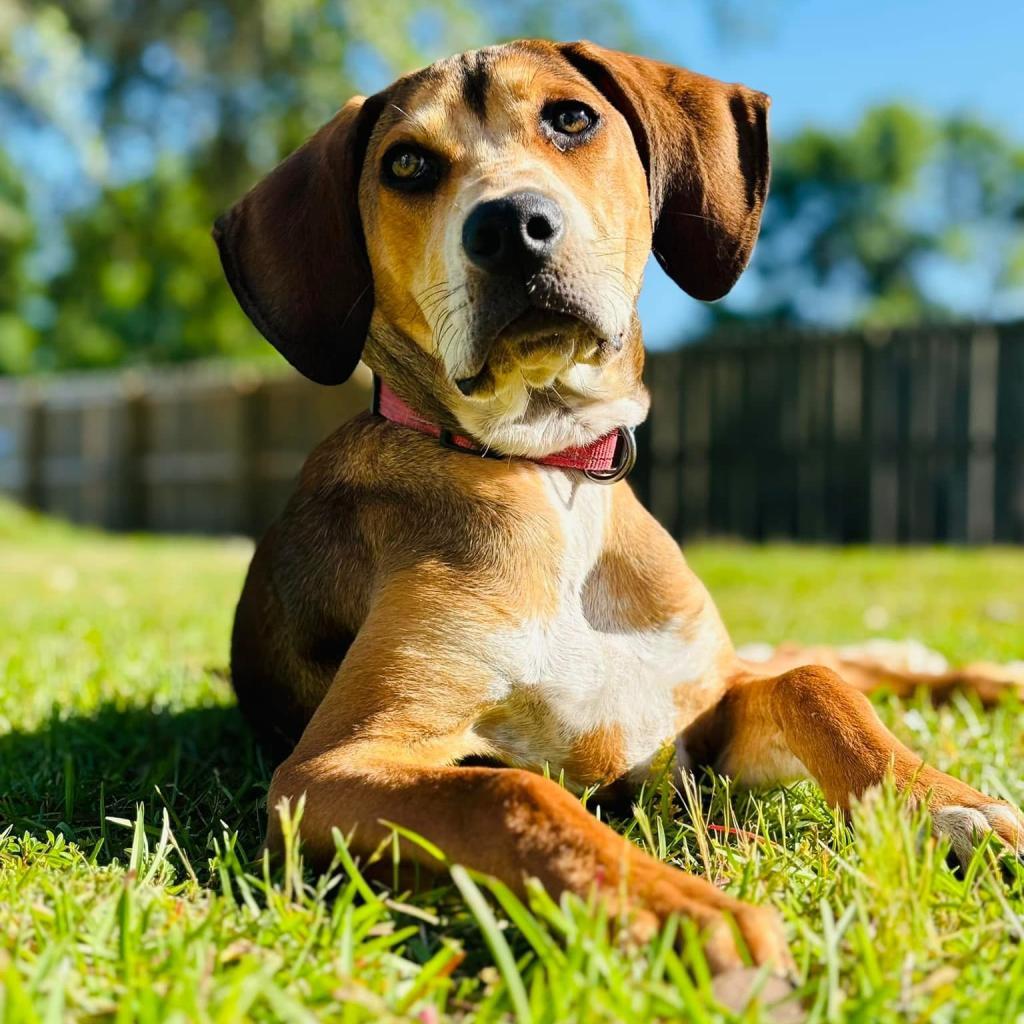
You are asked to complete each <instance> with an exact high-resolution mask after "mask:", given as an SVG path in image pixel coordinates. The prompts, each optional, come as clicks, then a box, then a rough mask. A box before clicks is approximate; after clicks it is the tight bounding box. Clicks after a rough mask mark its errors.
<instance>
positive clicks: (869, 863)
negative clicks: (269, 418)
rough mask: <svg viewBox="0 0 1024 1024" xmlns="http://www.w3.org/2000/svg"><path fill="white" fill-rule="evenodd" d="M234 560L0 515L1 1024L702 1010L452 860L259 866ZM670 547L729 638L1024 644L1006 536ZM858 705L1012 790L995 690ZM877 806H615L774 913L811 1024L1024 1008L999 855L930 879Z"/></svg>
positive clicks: (673, 946) (237, 551)
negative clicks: (439, 870) (949, 542)
mask: <svg viewBox="0 0 1024 1024" xmlns="http://www.w3.org/2000/svg"><path fill="white" fill-rule="evenodd" d="M249 551H250V546H249V545H248V543H246V542H242V541H208V540H197V539H196V540H192V539H154V538H151V537H138V538H136V537H128V538H115V537H108V536H103V535H100V534H96V533H90V532H85V531H77V530H72V529H71V528H68V527H64V526H61V525H59V524H53V523H48V522H40V521H35V520H33V519H31V518H30V517H28V516H26V515H24V514H22V513H19V512H16V511H15V510H13V509H11V508H9V507H0V572H2V584H3V585H2V588H0V623H2V627H0V693H2V703H0V826H2V827H7V826H9V828H8V830H7V832H6V833H5V838H4V839H3V840H0V1020H2V1021H5V1022H6V1021H30V1020H41V1021H47V1022H50V1021H54V1022H55V1021H60V1020H88V1021H101V1020H116V1021H129V1020H132V1021H134V1020H139V1021H157V1020H160V1021H164V1020H178V1021H224V1022H235V1021H243V1020H249V1019H252V1020H289V1021H291V1020H296V1021H314V1020H338V1021H346V1022H357V1021H405V1020H410V1021H418V1022H421V1024H431V1022H439V1021H445V1020H473V1021H495V1020H520V1021H526V1020H532V1021H534V1022H537V1024H540V1022H563V1021H577V1020H579V1021H624V1022H641V1021H644V1022H646V1021H650V1020H657V1019H665V1020H687V1021H694V1022H699V1021H705V1020H721V1019H727V1018H726V1016H725V1014H724V1013H723V1012H722V1011H720V1010H719V1009H716V1008H715V1004H714V1002H713V999H712V997H711V995H710V992H709V986H708V981H707V977H706V974H705V973H704V970H703V965H702V963H701V958H700V956H699V954H697V953H695V952H694V945H693V944H692V943H690V944H689V945H687V944H686V943H685V941H684V942H679V941H678V935H677V936H675V937H673V935H672V934H671V933H667V934H665V935H662V936H661V937H660V938H659V939H657V940H656V941H655V942H654V943H653V944H652V945H651V946H650V947H646V948H640V949H636V948H628V947H626V946H624V945H623V944H621V943H618V942H616V941H615V940H613V939H611V938H609V934H608V929H607V928H606V927H605V926H604V924H603V922H602V921H601V919H600V915H599V914H597V913H596V912H595V911H594V910H593V908H588V907H586V906H583V905H580V904H578V903H574V902H571V901H567V902H565V903H563V904H562V905H556V904H553V903H552V902H551V901H550V900H548V899H546V897H545V896H544V895H543V894H542V893H534V895H533V899H532V901H531V909H529V910H527V909H525V908H523V907H522V906H521V905H520V904H518V903H517V902H516V901H515V900H513V899H512V898H511V897H510V896H509V895H508V894H507V893H506V892H504V891H503V890H502V889H501V888H500V887H497V886H493V885H491V884H490V883H489V882H488V881H487V880H486V879H482V878H478V877H473V876H470V875H469V874H467V873H466V872H464V871H462V870H461V869H458V868H456V869H454V870H453V873H452V874H453V880H454V883H455V884H449V885H445V886H443V887H441V888H438V889H435V890H432V891H429V892H420V893H417V894H414V895H409V894H406V893H393V892H390V891H384V890H380V889H378V888H375V887H373V886H371V885H370V884H369V883H367V882H366V881H365V880H364V879H363V878H362V876H361V875H360V874H359V873H358V870H357V869H356V868H355V866H354V865H352V864H351V862H348V863H346V854H345V851H344V849H342V850H340V851H339V857H338V865H337V867H336V869H335V870H333V871H332V872H331V873H329V874H328V875H326V876H323V877H319V878H316V877H312V876H311V875H308V874H304V873H303V872H302V870H301V862H300V860H299V855H298V854H297V853H296V851H294V850H293V851H292V853H291V855H290V857H289V858H288V861H287V863H286V865H285V867H284V868H283V870H279V871H276V872H268V871H267V870H266V869H265V868H264V866H263V864H262V862H261V861H260V860H259V859H258V857H257V854H258V847H259V842H260V838H261V835H262V831H263V827H264V823H265V814H266V811H265V808H264V806H263V801H264V798H265V794H266V791H267V782H268V777H269V770H270V766H269V765H268V764H267V763H266V762H265V760H264V759H263V758H262V757H261V754H260V752H259V751H258V750H257V749H256V747H255V746H254V745H253V743H252V741H251V740H250V738H249V736H248V735H247V733H246V730H245V728H244V726H243V724H242V722H241V721H240V719H239V716H238V714H237V712H236V711H235V709H234V707H233V702H232V697H231V690H230V686H229V684H228V683H227V681H226V678H225V669H226V661H227V650H228V633H229V628H230V622H231V615H232V610H233V605H234V601H235V597H236V595H237V593H238V590H239V586H240V583H241V578H242V574H243V572H244V569H245V565H246V561H247V558H248V555H249ZM689 555H690V560H691V562H692V564H693V565H694V566H695V568H696V570H697V571H698V572H699V573H700V574H701V575H702V577H703V578H704V580H705V581H706V582H707V583H708V585H709V587H710V589H711V591H712V593H713V594H714V596H715V598H716V599H717V601H718V603H719V605H720V607H721V608H722V610H723V614H724V616H725V618H726V621H727V622H728V624H729V625H730V628H731V629H732V631H733V635H734V636H735V637H736V638H737V640H738V641H740V642H747V641H778V640H782V639H797V640H807V641H850V640H858V639H862V638H864V637H867V636H869V635H887V636H896V637H903V636H913V637H916V638H918V639H920V640H922V641H924V642H925V643H927V644H930V645H932V646H934V647H936V648H938V649H939V650H941V651H942V652H943V653H944V654H946V655H947V656H948V657H950V658H953V659H956V660H974V659H993V660H1008V659H1012V658H1021V657H1024V552H1021V551H1005V550H1003V551H1000V550H986V551H935V550H918V551H910V552H907V551H880V550H860V549H854V550H842V551H837V550H828V549H804V548H790V547H782V546H778V547H768V548H754V547H746V546H740V545H724V544H716V545H711V544H706V545H700V546H697V547H695V548H693V549H692V550H691V551H690V552H689ZM879 710H880V712H881V714H882V715H883V716H884V718H885V719H886V721H887V722H888V723H889V724H890V725H891V726H892V727H893V728H894V729H895V730H896V732H897V733H898V734H899V735H900V736H901V737H902V738H903V739H904V740H906V741H907V742H909V743H911V744H912V745H913V746H915V747H916V748H917V749H918V750H920V751H922V752H923V753H925V754H926V755H927V756H928V757H929V758H930V759H931V760H932V761H933V762H934V763H935V764H937V765H938V766H939V767H941V768H944V769H946V770H951V771H955V772H957V773H958V774H960V775H961V776H962V777H963V778H965V779H967V780H968V781H970V782H971V783H973V784H975V785H977V786H979V787H981V788H984V789H987V790H988V791H989V792H991V793H992V794H993V795H997V796H1003V797H1007V798H1009V799H1014V800H1016V801H1018V802H1022V801H1024V780H1022V777H1021V774H1022V773H1021V765H1022V764H1024V739H1022V729H1021V722H1022V721H1024V717H1022V713H1021V711H1020V710H1019V709H1018V708H1016V707H1013V706H1011V705H1010V704H1007V705H1005V706H1003V707H1001V708H998V709H996V710H994V711H992V712H985V713H982V712H981V711H980V710H979V709H977V708H976V707H974V706H972V705H971V704H970V703H969V702H967V701H965V700H959V701H957V702H956V703H954V704H953V705H952V706H950V707H946V708H942V709H939V710H933V709H932V708H930V707H928V706H926V705H925V704H924V703H923V702H914V703H913V704H901V703H898V702H895V701H893V700H890V699H882V700H881V701H880V702H879ZM897 803H898V801H897V800H896V799H895V798H894V797H893V796H892V794H882V795H881V796H880V797H879V798H878V799H877V800H874V801H872V802H871V803H870V804H869V805H866V806H864V807H862V808H860V809H859V810H858V812H857V814H856V817H855V826H856V827H855V829H853V830H851V829H849V828H847V826H846V825H845V824H844V823H842V822H841V821H838V820H837V819H836V816H835V815H834V814H833V813H832V812H831V810H830V809H829V808H828V807H827V806H826V805H825V804H824V803H823V802H822V800H821V799H820V797H819V796H818V794H817V791H816V790H815V789H814V787H813V786H811V785H809V784H800V785H797V786H794V787H790V788H788V789H785V790H775V791H772V792H770V793H760V794H757V795H756V796H754V795H749V794H747V793H743V792H739V791H732V790H730V788H729V786H728V784H727V783H726V782H725V781H724V780H721V779H713V778H705V779H703V780H702V782H701V785H700V788H699V789H695V790H693V791H692V792H690V793H688V794H685V795H684V796H683V797H681V798H680V797H677V796H676V795H674V794H673V793H672V792H671V791H670V789H669V788H668V786H667V785H664V784H663V785H661V786H655V787H652V788H651V789H649V790H648V791H647V792H645V794H644V795H643V798H642V800H641V801H640V803H639V805H638V806H637V807H636V808H635V810H634V813H633V815H632V817H630V818H629V819H628V820H621V821H617V822H615V824H617V825H618V826H619V827H620V828H621V829H623V830H624V831H626V832H627V833H628V834H629V835H630V837H631V838H632V839H633V840H634V841H635V842H637V843H639V844H641V845H643V846H645V847H647V848H649V849H650V850H651V851H652V852H654V853H655V854H656V855H657V856H659V857H662V858H664V859H667V860H670V861H672V862H673V863H676V864H679V865H680V866H683V867H685V868H687V869H689V870H692V871H695V872H698V873H701V874H705V875H706V876H708V877H709V878H712V879H713V880H715V881H716V882H718V883H719V884H721V885H722V886H724V887H725V888H727V889H728V890H729V891H730V892H732V893H734V894H736V895H738V896H741V897H744V898H748V899H756V900H764V901H770V902H772V903H773V904H774V905H775V906H777V907H778V908H780V910H781V911H782V914H783V916H784V919H785V922H786V927H787V930H788V933H789V936H790V939H791V942H792V945H793V949H794V951H795V954H796V958H797V962H798V971H799V977H800V982H801V986H802V990H803V994H804V999H805V1005H806V1006H807V1007H808V1008H809V1010H810V1017H811V1019H813V1020H821V1021H863V1022H865V1024H868V1022H870V1024H876V1022H879V1021H906V1020H920V1021H938V1022H945V1021H972V1022H973V1021H986V1022H987V1021H992V1022H996V1021H999V1022H1004V1024H1012V1022H1015V1021H1021V1020H1024V943H1021V942H1020V938H1021V936H1022V933H1024V870H1021V869H1016V870H1015V872H1014V873H1013V877H1011V878H1009V879H1007V880H1004V879H1003V878H1001V877H1000V875H999V873H998V870H997V868H996V867H995V865H994V858H993V856H992V855H991V851H982V853H981V854H980V855H979V856H978V857H977V858H976V859H975V862H974V863H973V864H972V865H971V867H970V869H969V870H968V872H967V876H966V878H959V877H957V876H956V875H954V874H953V872H952V871H951V870H950V869H949V868H948V867H947V866H946V862H945V850H944V848H943V847H941V846H937V845H936V844H935V843H933V841H932V840H931V839H930V838H928V836H927V823H926V822H925V821H923V820H921V818H920V817H918V818H912V817H911V816H909V815H907V814H904V813H901V808H899V807H898V806H897ZM723 826H726V827H723ZM727 827H731V828H732V829H733V830H732V831H729V830H728V828H727ZM736 829H738V830H739V832H738V833H737V831H736ZM854 833H856V837H855V836H854ZM387 855H388V854H387V851H385V853H384V856H387ZM747 1019H754V1017H753V1016H752V1015H751V1016H748V1018H747Z"/></svg>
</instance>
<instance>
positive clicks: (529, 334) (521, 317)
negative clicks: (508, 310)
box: [455, 305, 606, 398]
mask: <svg viewBox="0 0 1024 1024" xmlns="http://www.w3.org/2000/svg"><path fill="white" fill-rule="evenodd" d="M581 328H582V329H584V330H586V331H590V332H591V333H594V334H596V331H595V327H594V324H592V323H591V322H590V321H589V320H588V319H587V318H586V317H583V316H580V315H579V314H578V313H576V312H574V311H573V310H569V309H561V308H550V307H545V306H535V305H534V306H527V308H526V309H524V310H521V311H520V312H518V313H516V314H515V315H514V316H513V317H512V318H511V319H509V320H508V322H507V323H506V324H505V325H504V326H503V327H502V328H501V329H500V330H498V331H497V332H496V333H495V335H494V341H493V342H492V346H493V344H496V343H497V342H499V341H506V342H509V343H511V344H514V345H519V346H522V347H524V348H527V349H529V348H530V347H531V346H535V345H539V344H541V343H543V342H545V341H548V340H549V339H551V338H553V337H557V336H558V335H559V334H563V333H565V332H567V331H578V330H579V329H581ZM605 340H606V339H604V338H603V337H601V336H599V335H598V336H597V345H598V346H599V347H600V346H601V345H603V344H604V343H605ZM488 362H489V357H488V358H485V359H484V361H483V363H482V364H481V365H480V368H479V369H478V370H477V371H476V372H475V373H471V374H468V375H467V376H465V377H458V378H456V379H455V386H456V387H457V388H458V389H459V391H460V392H462V394H463V395H465V396H466V397H467V398H469V397H471V396H472V395H473V393H474V392H475V391H476V389H477V387H478V386H479V384H480V383H481V381H482V380H483V379H484V377H485V376H486V375H487V365H488Z"/></svg>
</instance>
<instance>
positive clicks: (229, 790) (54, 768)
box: [0, 705, 273, 863]
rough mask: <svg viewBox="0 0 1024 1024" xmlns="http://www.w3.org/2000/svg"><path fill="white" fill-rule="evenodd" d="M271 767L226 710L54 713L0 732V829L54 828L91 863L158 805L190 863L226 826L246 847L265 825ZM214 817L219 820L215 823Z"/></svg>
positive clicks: (125, 839)
mask: <svg viewBox="0 0 1024 1024" xmlns="http://www.w3.org/2000/svg"><path fill="white" fill-rule="evenodd" d="M272 768H273V765H272V763H270V762H269V761H268V759H267V755H266V754H265V753H264V751H263V750H261V748H260V747H259V745H258V744H257V742H256V740H255V738H254V737H253V735H252V733H251V732H250V730H249V727H248V726H247V725H246V723H245V721H244V719H243V718H242V716H241V713H240V712H239V711H238V709H237V708H235V707H207V708H190V709H188V710H183V711H168V710H163V709H159V710H156V709H148V708H131V709H123V708H118V707H115V706H113V705H104V706H101V707H100V709H99V710H98V711H96V713H95V714H92V715H89V716H74V715H72V716H67V717H63V718H58V717H54V718H52V719H51V720H50V721H49V722H47V723H45V724H44V725H41V726H40V727H39V728H38V729H36V730H33V731H29V732H11V733H8V734H7V735H4V736H0V828H6V827H7V826H8V825H13V826H14V832H15V833H16V834H19V835H20V834H22V833H24V832H28V833H30V834H31V835H33V836H35V837H37V838H40V839H42V838H45V836H46V833H47V832H53V833H63V834H64V835H65V837H66V838H67V839H68V840H71V841H74V842H75V843H77V844H79V845H80V846H81V847H82V848H83V849H84V850H85V851H86V852H90V851H91V850H92V849H93V847H94V846H95V844H96V843H97V842H98V841H99V840H100V839H103V840H104V842H103V846H102V848H101V850H100V852H99V855H98V860H99V861H100V862H106V861H109V860H110V859H111V858H113V857H115V856H120V855H121V854H122V852H123V850H124V849H125V848H126V847H127V846H130V844H131V831H130V830H129V829H126V828H124V827H123V826H120V825H118V824H116V823H113V822H110V821H109V820H108V819H109V818H111V817H114V818H128V819H130V820H134V818H135V816H136V813H137V805H138V804H140V803H141V804H143V805H144V808H145V819H146V823H147V825H149V826H153V827H159V824H160V821H161V817H162V811H163V808H164V807H166V808H167V810H168V813H169V815H170V820H171V827H172V829H173V830H174V834H175V837H176V838H177V840H178V842H179V843H180V844H181V846H182V848H183V849H184V850H185V852H186V853H187V854H188V856H189V858H190V859H193V860H194V861H198V862H199V863H201V862H202V861H203V859H204V857H205V856H206V855H207V853H208V852H210V850H211V847H210V840H211V838H212V837H215V836H219V835H220V833H221V832H222V830H223V828H224V827H225V826H226V827H227V828H228V830H231V831H234V830H237V831H238V832H239V840H240V842H241V844H242V847H243V848H244V849H245V850H247V851H250V852H252V851H255V850H256V848H257V847H258V845H259V843H260V841H261V839H262V836H263V828H264V825H265V824H266V808H265V802H266V794H267V787H268V785H269V782H270V773H271V771H272ZM222 822H223V825H222V824H221V823H222Z"/></svg>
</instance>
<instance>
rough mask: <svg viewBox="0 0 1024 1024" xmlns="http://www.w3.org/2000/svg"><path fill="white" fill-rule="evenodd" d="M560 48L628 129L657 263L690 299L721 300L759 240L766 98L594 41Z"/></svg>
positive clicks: (763, 192) (764, 182) (765, 185)
mask: <svg viewBox="0 0 1024 1024" xmlns="http://www.w3.org/2000/svg"><path fill="white" fill-rule="evenodd" d="M559 49H560V50H561V52H562V54H563V56H564V57H565V58H566V59H567V60H568V61H569V62H570V63H571V64H572V65H573V66H574V67H575V68H576V69H577V70H578V71H580V72H581V73H582V74H583V75H585V76H586V77H587V78H588V79H589V80H590V81H591V82H592V83H593V84H594V86H595V87H596V88H597V89H599V90H600V91H601V92H602V93H603V94H604V96H605V97H606V98H607V99H608V101H609V102H610V103H612V104H613V105H614V106H615V107H616V108H617V109H618V110H619V112H620V113H621V114H622V115H623V117H625V119H626V122H627V123H628V125H629V127H630V130H631V131H632V133H633V139H634V141H635V143H636V148H637V151H638V152H639V154H640V159H641V160H642V161H643V164H644V168H645V170H646V171H647V183H648V188H649V191H650V196H651V223H652V224H653V226H654V244H653V249H654V255H655V256H656V257H657V259H658V262H659V263H660V264H661V265H662V267H664V268H665V271H666V273H667V274H668V275H669V277H671V278H672V280H673V281H675V282H676V284H678V285H679V286H680V287H681V288H683V289H684V290H685V291H687V292H689V294H690V295H692V296H693V297H694V298H697V299H704V300H706V301H710V300H712V299H720V298H721V297H722V296H723V295H725V294H726V293H727V292H728V291H729V289H730V288H732V286H733V285H734V284H735V283H736V280H737V278H739V276H740V274H741V273H742V271H743V268H744V267H745V266H746V265H747V261H748V260H749V259H750V254H751V252H752V251H753V248H754V242H755V241H756V240H757V232H758V229H759V227H760V224H761V208H762V206H763V205H764V200H765V195H766V194H767V192H768V105H769V103H770V100H769V99H768V97H767V96H765V95H764V93H760V92H755V91H754V90H752V89H748V88H746V87H745V86H742V85H727V84H725V83H724V82H718V81H716V80H715V79H713V78H706V77H705V76H704V75H698V74H695V73H694V72H692V71H686V70H684V69H682V68H675V67H672V66H670V65H668V64H661V63H659V62H657V61H653V60H646V59H645V58H643V57H631V56H629V55H628V54H625V53H617V52H616V51H614V50H606V49H604V48H603V47H600V46H595V45H594V44H593V43H587V42H579V43H563V44H561V45H560V46H559Z"/></svg>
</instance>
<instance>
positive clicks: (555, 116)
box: [540, 100, 598, 149]
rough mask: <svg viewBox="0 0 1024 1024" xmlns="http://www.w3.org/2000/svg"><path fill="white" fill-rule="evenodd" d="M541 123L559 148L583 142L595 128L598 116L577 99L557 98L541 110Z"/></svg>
mask: <svg viewBox="0 0 1024 1024" xmlns="http://www.w3.org/2000/svg"><path fill="white" fill-rule="evenodd" d="M540 117H541V125H542V127H543V129H544V131H546V133H547V135H548V138H550V139H551V141H552V142H553V143H554V144H555V145H556V146H557V147H558V148H559V149H570V148H572V147H573V146H576V145H579V144H580V143H582V142H585V141H586V140H587V139H589V138H590V137H591V135H593V133H594V130H595V129H596V128H597V122H598V116H597V114H596V113H595V111H593V110H591V108H590V107H588V106H587V105H586V103H580V102H579V100H557V101H555V102H553V103H549V104H548V105H547V106H546V107H545V108H544V109H543V110H542V111H541V115H540Z"/></svg>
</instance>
